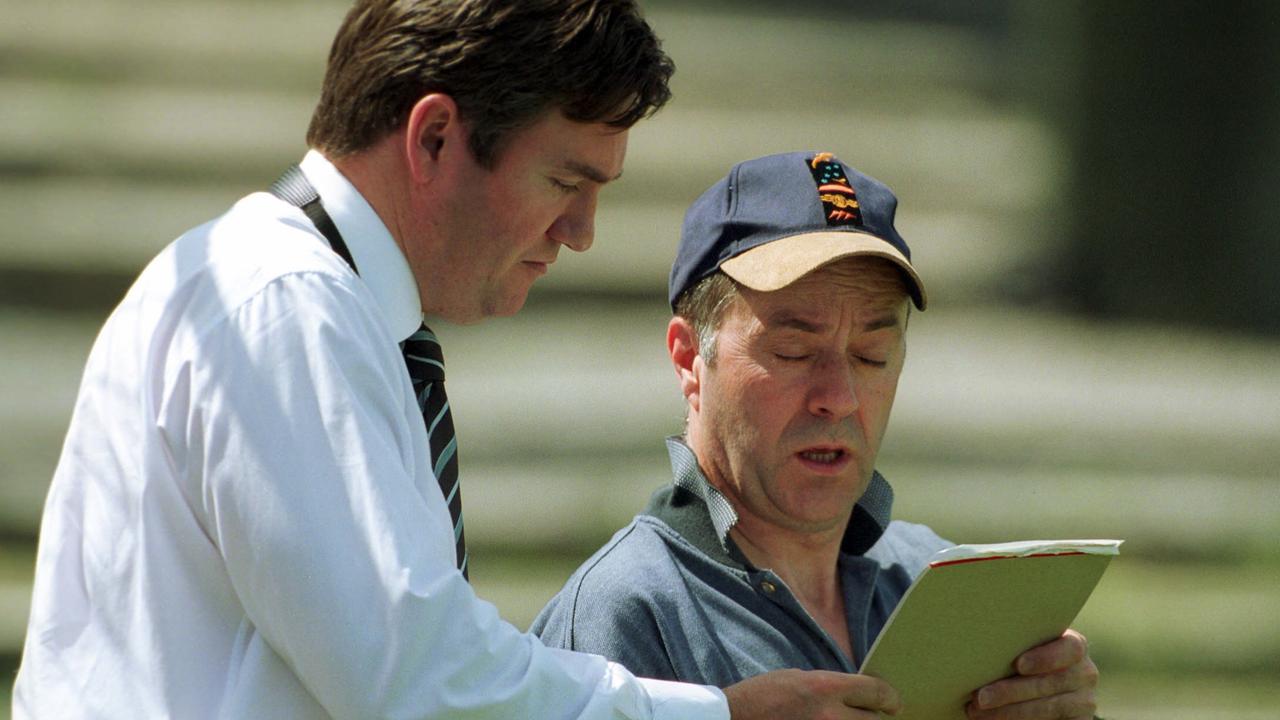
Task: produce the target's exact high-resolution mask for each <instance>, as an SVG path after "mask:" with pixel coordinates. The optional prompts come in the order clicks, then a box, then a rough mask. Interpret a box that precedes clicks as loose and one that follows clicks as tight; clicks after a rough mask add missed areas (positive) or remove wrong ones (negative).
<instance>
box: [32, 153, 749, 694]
mask: <svg viewBox="0 0 1280 720" xmlns="http://www.w3.org/2000/svg"><path fill="white" fill-rule="evenodd" d="M302 167H303V171H304V173H305V174H306V175H307V177H308V179H310V181H311V183H312V184H313V185H314V186H315V187H316V188H317V190H318V191H319V193H320V195H321V197H322V198H323V202H324V204H325V207H326V209H327V210H328V212H329V214H330V215H331V216H332V217H333V220H334V223H335V224H336V225H337V227H338V229H339V231H340V232H341V233H342V235H343V237H344V239H345V240H346V242H347V244H348V245H349V247H350V249H351V252H352V255H353V256H354V258H355V261H356V265H357V266H358V267H359V269H360V275H359V276H358V277H357V276H356V275H355V274H353V273H352V272H351V270H350V269H349V268H348V267H347V265H346V264H345V263H344V262H343V261H342V259H341V258H340V257H338V255H337V254H336V253H334V252H333V251H332V250H331V249H330V248H329V246H328V244H327V243H326V242H325V240H324V239H323V238H322V237H321V236H320V234H319V233H318V232H317V231H316V229H315V228H314V227H313V226H312V224H311V222H310V221H309V220H307V218H306V216H305V215H303V213H302V211H300V210H298V209H297V208H294V207H292V206H290V205H288V204H287V203H284V202H282V201H280V200H278V199H276V198H275V197H273V196H271V195H269V194H267V193H255V194H253V195H250V196H248V197H246V198H244V199H242V200H241V201H240V202H238V203H237V204H236V205H235V206H234V207H233V208H231V210H230V211H228V212H227V213H226V214H225V215H223V216H222V217H220V218H218V219H216V220H214V221H212V222H210V223H207V224H205V225H202V226H200V227H198V228H195V229H194V230H192V231H190V232H188V233H187V234H185V235H183V236H182V237H180V238H179V239H178V240H177V241H175V242H174V243H173V244H171V245H170V246H169V247H168V248H166V249H165V250H164V251H163V252H161V253H160V255H159V256H158V257H156V259H155V260H153V261H152V262H151V263H150V264H149V265H148V266H147V268H146V269H145V270H144V271H143V273H142V274H141V276H140V277H139V278H138V280H137V282H136V283H135V284H134V286H133V287H132V288H131V289H130V290H129V293H128V294H127V296H126V297H125V299H124V300H123V301H122V302H121V304H120V306H119V307H118V308H117V309H116V310H115V312H113V313H112V315H111V317H110V318H109V319H108V320H107V323H106V325H105V326H104V327H103V329H102V332H101V334H100V335H99V336H98V339H97V341H96V342H95V343H94V346H93V350H92V351H91V352H90V354H89V359H88V363H87V366H86V368H85V374H84V378H83V382H82V385H81V388H80V394H79V397H78V399H77V401H76V407H75V412H74V415H73V417H72V420H71V426H70V429H69V431H68V433H67V439H66V444H65V445H64V447H63V451H62V457H61V459H60V460H59V463H58V468H57V471H56V473H55V475H54V478H53V484H52V486H51V488H50V491H49V497H48V501H47V504H46V506H45V511H44V518H43V521H42V526H41V537H40V549H39V554H38V557H37V561H36V579H35V592H34V597H33V601H32V609H31V619H30V625H29V628H28V632H27V638H26V646H25V648H24V655H23V661H22V667H21V669H20V670H19V673H18V679H17V684H16V686H15V688H14V708H13V709H14V717H15V718H19V719H26V718H40V719H42V720H43V719H45V718H64V717H74V718H79V717H93V718H131V719H132V718H160V717H171V718H182V719H184V720H185V719H186V718H265V717H271V718H326V717H335V718H379V717H396V718H419V717H420V718H428V717H448V718H455V717H457V718H464V717H465V718H502V719H504V720H509V719H512V718H629V719H636V720H640V719H648V718H655V719H660V718H717V719H721V720H722V719H723V718H727V717H728V709H727V706H726V704H725V700H724V696H723V693H721V692H720V691H719V690H716V689H714V688H707V687H702V686H697V685H684V684H677V683H665V682H660V681H654V680H641V679H637V678H635V677H634V676H632V675H631V674H630V673H629V672H627V671H626V670H625V669H624V668H622V667H621V666H619V665H617V664H614V663H609V662H606V661H605V660H604V659H602V658H600V657H598V656H593V655H584V654H578V653H569V652H565V651H560V650H552V649H548V648H546V647H544V646H543V645H542V644H541V643H540V642H539V641H538V640H537V639H536V638H534V637H533V636H530V635H526V634H523V633H521V632H519V631H518V630H516V629H515V628H514V627H512V626H511V625H509V624H507V623H506V622H504V621H503V620H502V619H501V618H499V616H498V613H497V611H496V610H495V609H494V607H493V606H492V605H490V604H489V603H487V602H485V601H483V600H481V599H479V598H477V597H476V595H475V593H474V592H473V591H472V589H471V586H470V585H469V584H467V582H466V581H464V580H463V578H462V575H461V574H460V573H459V572H458V571H457V569H456V568H455V567H454V560H455V558H454V540H453V530H452V522H451V520H450V517H449V509H448V507H447V506H446V505H445V502H444V498H443V497H442V496H441V493H440V489H439V485H438V484H437V483H436V480H435V478H434V477H433V476H432V471H431V467H430V452H429V450H428V447H427V436H426V432H425V429H424V427H423V422H422V417H421V415H420V414H419V410H418V407H417V404H416V402H415V401H414V397H413V393H412V390H411V386H410V382H409V377H408V374H407V373H406V371H405V367H404V362H403V360H402V358H401V356H400V352H399V350H398V347H397V343H398V342H399V341H400V340H402V339H404V338H405V337H407V336H408V335H410V334H411V333H412V332H413V331H414V330H416V329H417V327H418V324H419V322H420V321H421V306H420V304H419V300H418V294H417V289H416V286H415V284H414V279H413V276H412V274H411V273H410V271H409V267H408V265H407V263H406V262H405V259H404V256H403V255H402V254H401V252H400V250H399V248H398V246H397V245H396V244H395V242H394V240H393V239H392V237H391V235H390V233H389V232H388V231H387V229H386V227H385V226H384V225H383V223H382V222H381V221H380V220H379V219H378V216H377V215H376V214H375V213H374V212H373V210H372V208H371V207H370V206H369V205H368V203H367V202H365V200H364V198H363V197H361V196H360V194H359V193H358V192H357V191H356V189H355V188H354V187H353V186H352V185H351V184H350V183H349V182H348V181H347V180H346V179H345V178H344V177H343V176H342V175H341V174H340V173H339V172H338V171H337V169H336V168H334V166H333V165H331V164H330V163H329V162H328V161H327V160H325V159H324V158H323V157H321V156H320V155H319V154H317V153H314V152H312V153H308V155H307V157H306V158H305V159H304V160H303V163H302ZM463 479H464V480H465V472H464V474H463Z"/></svg>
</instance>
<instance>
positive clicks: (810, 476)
mask: <svg viewBox="0 0 1280 720" xmlns="http://www.w3.org/2000/svg"><path fill="white" fill-rule="evenodd" d="M907 302H908V301H907V295H906V293H905V290H904V289H903V288H902V286H901V284H900V282H898V281H897V277H896V273H895V271H893V270H892V269H889V268H887V267H886V266H883V265H879V264H876V263H875V262H874V261H871V262H868V261H866V260H854V261H850V260H845V261H841V262H839V263H834V264H832V265H828V266H826V267H825V268H822V269H819V270H818V271H815V272H812V273H810V274H809V275H806V276H804V277H802V278H801V279H800V280H798V281H797V282H795V283H793V284H792V285H790V286H788V287H785V288H783V289H781V290H778V291H775V292H771V293H762V292H755V291H752V290H749V289H745V288H744V289H742V297H741V298H740V299H738V300H735V301H733V304H732V305H731V306H730V307H729V308H727V309H726V311H725V315H724V317H723V320H722V322H721V324H720V327H719V330H718V332H717V334H716V350H715V354H714V361H713V362H710V363H708V362H707V360H706V358H704V357H703V356H702V355H701V354H700V353H699V351H698V344H697V337H696V334H695V332H694V330H693V328H692V326H691V324H690V323H689V322H688V321H687V320H685V319H683V318H680V317H676V318H673V319H672V320H671V323H670V324H669V326H668V328H667V347H668V350H669V352H670V355H671V359H672V362H673V364H674V366H675V369H676V374H677V376H678V378H679V380H680V386H681V390H682V392H683V393H684V396H685V399H686V401H687V403H688V408H689V419H688V425H687V428H686V440H687V442H688V443H689V445H690V447H692V448H693V450H694V452H695V453H696V454H697V456H698V461H699V465H700V466H701V468H702V470H703V472H704V473H705V474H706V476H707V479H708V481H710V482H711V483H712V484H713V485H714V486H716V488H718V489H719V490H720V491H721V492H722V493H723V494H724V495H725V496H726V498H728V500H729V501H730V502H731V503H732V504H733V507H734V509H735V510H736V511H737V513H738V516H739V520H738V523H737V524H736V525H735V526H734V527H733V529H732V530H731V531H730V533H731V536H732V538H733V540H734V542H735V543H736V544H737V545H738V547H739V548H740V549H741V550H742V552H743V554H744V555H746V556H747V558H748V559H749V560H751V562H752V563H753V564H754V565H756V566H758V567H765V568H769V569H771V570H773V571H774V572H775V573H776V574H777V575H778V576H779V577H780V578H782V580H783V582H785V583H786V584H787V587H788V588H789V589H790V590H791V592H792V593H794V594H795V596H796V599H797V600H799V601H800V603H801V604H802V605H803V606H804V607H805V609H806V610H808V611H809V613H810V614H811V615H812V616H813V618H814V620H816V621H817V622H818V624H819V625H821V626H822V627H823V629H825V630H826V631H827V634H828V635H829V636H830V637H831V638H832V639H833V640H834V641H835V642H836V644H837V645H838V646H839V647H840V648H841V649H842V650H843V651H844V652H845V653H846V655H847V656H849V657H852V650H851V642H850V637H849V628H848V624H847V622H846V619H845V613H844V600H843V593H842V590H841V587H840V580H839V576H838V575H837V573H836V572H834V570H835V568H836V566H837V561H838V556H839V548H840V540H841V538H842V536H843V534H844V531H845V526H846V524H847V522H848V520H849V517H850V514H851V512H852V509H853V505H854V504H855V503H856V502H857V501H858V499H859V498H860V497H861V496H862V493H863V492H864V491H865V490H866V487H867V484H868V483H869V482H870V479H871V475H872V472H873V471H874V467H875V460H876V455H877V453H878V452H879V450H880V444H881V441H882V440H883V438H884V434H885V430H886V428H887V426H888V422H889V414H890V410H891V409H892V406H893V400H894V396H895V393H896V391H897V385H898V378H899V377H900V375H901V372H902V368H903V363H904V360H905V357H906V340H905V333H906V326H907V316H908V308H907ZM1015 667H1016V669H1017V671H1018V675H1017V676H1015V677H1013V678H1008V679H1005V680H1000V681H997V682H995V683H992V684H991V685H988V686H986V687H984V688H979V689H976V690H975V691H974V693H973V698H972V700H971V702H970V703H969V704H968V705H967V707H966V712H967V714H968V716H969V717H970V718H974V720H978V719H979V718H982V719H987V720H1011V719H1013V718H1069V719H1073V720H1074V719H1077V718H1084V719H1086V720H1088V719H1089V718H1092V717H1093V712H1094V710H1095V707H1096V706H1095V699H1094V692H1095V688H1096V686H1097V682H1098V670H1097V667H1096V666H1095V665H1094V663H1093V661H1092V660H1091V659H1090V658H1089V655H1088V646H1087V643H1086V642H1085V639H1084V637H1083V636H1081V635H1080V634H1079V633H1077V632H1075V631H1073V630H1068V631H1067V633H1066V634H1065V635H1064V636H1063V637H1062V638H1059V639H1058V640H1055V641H1053V642H1050V643H1047V644H1045V645H1042V646H1040V647H1038V648H1034V649H1031V650H1029V651H1027V652H1026V653H1024V654H1023V655H1021V656H1020V657H1019V658H1018V659H1017V660H1016V663H1015ZM850 707H860V708H873V706H872V705H871V704H870V703H869V701H868V704H865V705H863V704H858V703H851V705H850Z"/></svg>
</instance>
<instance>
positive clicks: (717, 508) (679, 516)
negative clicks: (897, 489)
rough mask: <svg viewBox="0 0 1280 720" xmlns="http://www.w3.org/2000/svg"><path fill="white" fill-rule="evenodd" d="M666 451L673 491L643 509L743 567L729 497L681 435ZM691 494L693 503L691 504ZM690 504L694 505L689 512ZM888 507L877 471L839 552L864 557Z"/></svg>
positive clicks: (889, 492)
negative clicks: (731, 536) (731, 535)
mask: <svg viewBox="0 0 1280 720" xmlns="http://www.w3.org/2000/svg"><path fill="white" fill-rule="evenodd" d="M667 454H668V455H670V457H671V474H672V478H673V479H672V485H673V486H674V488H675V491H674V492H663V491H659V493H658V494H656V495H655V496H654V498H653V499H652V500H651V501H650V503H649V507H648V508H647V509H646V510H645V513H646V514H648V515H653V516H655V517H657V518H658V519H660V520H663V521H664V522H666V523H667V524H668V525H669V526H671V527H672V529H674V530H676V531H677V532H679V533H680V534H681V535H682V536H684V537H685V539H687V540H689V541H690V542H691V543H693V544H694V545H696V546H698V549H699V550H702V551H703V552H704V553H706V554H707V555H710V556H712V557H715V558H717V559H719V560H720V561H721V562H726V561H729V564H733V565H745V564H746V563H745V562H744V559H743V558H742V557H741V553H740V552H738V550H737V548H736V547H734V546H733V543H732V542H731V541H730V540H729V530H730V529H731V528H732V527H733V526H734V525H735V524H737V522H738V513H737V512H736V511H735V510H734V509H733V506H732V504H730V502H729V500H728V498H726V497H725V496H724V495H723V494H721V492H720V491H719V490H717V489H716V488H715V487H714V486H712V485H711V483H710V482H708V481H707V478H706V476H705V475H703V474H702V469H701V468H700V467H698V457H697V456H696V455H694V453H693V449H692V448H690V447H689V446H688V445H686V444H685V442H684V440H683V439H682V438H681V437H680V436H676V435H673V436H671V437H669V438H667ZM690 496H691V497H692V498H695V499H696V500H697V502H696V503H692V504H691V503H690V502H689V501H688V498H689V497H690ZM691 505H692V506H696V507H695V508H694V509H693V510H691V509H690V508H691ZM892 510H893V488H892V487H891V486H890V485H889V481H887V480H885V479H884V476H883V475H881V474H880V473H879V472H878V471H875V472H873V473H872V475H871V482H870V483H869V484H868V485H867V490H866V492H864V493H863V494H862V497H861V498H860V499H859V500H858V502H857V504H856V505H855V506H854V508H853V514H852V516H851V517H850V518H849V524H848V526H847V527H846V528H845V532H844V538H843V539H842V540H841V542H840V550H841V552H843V553H845V554H848V555H862V554H863V553H865V552H866V551H867V550H869V549H871V546H872V545H875V543H876V541H877V540H879V539H880V536H881V535H883V534H884V531H885V529H886V528H888V527H889V518H890V513H891V512H892Z"/></svg>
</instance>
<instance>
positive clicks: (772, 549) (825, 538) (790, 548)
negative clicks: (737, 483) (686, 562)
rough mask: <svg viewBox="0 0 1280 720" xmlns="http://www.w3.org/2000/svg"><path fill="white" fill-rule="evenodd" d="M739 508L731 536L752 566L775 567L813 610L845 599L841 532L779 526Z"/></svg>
mask: <svg viewBox="0 0 1280 720" xmlns="http://www.w3.org/2000/svg"><path fill="white" fill-rule="evenodd" d="M736 504H737V503H735V505H736ZM738 510H739V515H740V517H739V520H738V523H737V524H736V525H734V527H733V529H731V530H730V531H729V536H730V537H731V538H733V541H734V543H736V544H737V546H738V548H739V549H740V550H742V554H743V555H745V556H746V558H747V559H748V560H750V561H751V564H752V565H755V566H756V567H760V568H768V569H769V570H772V571H773V572H774V573H775V574H777V576H778V577H780V578H782V581H783V582H785V583H786V584H787V587H789V588H791V592H793V593H794V594H795V595H796V598H797V599H798V600H800V602H801V604H802V605H804V606H805V607H806V608H809V609H810V610H811V611H812V610H814V609H815V607H814V606H816V607H830V606H831V605H832V604H833V603H835V602H836V601H838V600H839V599H840V598H841V592H840V579H839V572H838V563H839V559H840V534H839V533H830V532H824V533H812V534H811V533H806V532H803V531H795V530H790V529H786V528H779V527H777V526H774V525H769V524H767V523H764V522H760V521H758V520H755V519H754V518H751V517H750V516H745V515H743V514H742V509H741V507H740V506H739V508H738Z"/></svg>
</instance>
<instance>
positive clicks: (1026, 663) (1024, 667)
mask: <svg viewBox="0 0 1280 720" xmlns="http://www.w3.org/2000/svg"><path fill="white" fill-rule="evenodd" d="M1034 669H1035V668H1033V667H1031V661H1030V660H1028V659H1027V658H1018V674H1020V675H1030V674H1031V672H1032V670H1034Z"/></svg>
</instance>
